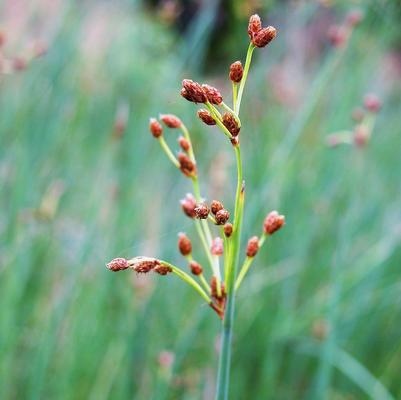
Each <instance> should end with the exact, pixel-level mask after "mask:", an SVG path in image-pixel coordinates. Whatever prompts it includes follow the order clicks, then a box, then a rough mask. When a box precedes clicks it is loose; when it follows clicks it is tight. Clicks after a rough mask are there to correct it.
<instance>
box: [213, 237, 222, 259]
mask: <svg viewBox="0 0 401 400" xmlns="http://www.w3.org/2000/svg"><path fill="white" fill-rule="evenodd" d="M210 251H211V253H212V254H213V255H214V256H221V255H223V251H224V247H223V239H222V238H221V237H216V238H214V239H213V240H212V245H211V246H210Z"/></svg>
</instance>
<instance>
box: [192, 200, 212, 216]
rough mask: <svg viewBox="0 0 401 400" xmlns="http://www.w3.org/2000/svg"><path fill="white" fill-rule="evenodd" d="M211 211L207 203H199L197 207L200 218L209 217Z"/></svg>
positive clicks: (197, 214) (196, 211)
mask: <svg viewBox="0 0 401 400" xmlns="http://www.w3.org/2000/svg"><path fill="white" fill-rule="evenodd" d="M209 212H210V211H209V207H208V206H207V204H205V203H202V204H198V205H197V206H196V208H195V213H196V216H197V217H198V218H199V219H207V217H208V216H209Z"/></svg>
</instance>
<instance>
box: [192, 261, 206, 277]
mask: <svg viewBox="0 0 401 400" xmlns="http://www.w3.org/2000/svg"><path fill="white" fill-rule="evenodd" d="M189 268H190V269H191V272H192V273H193V274H194V275H200V274H201V273H202V272H203V268H202V266H201V265H200V264H199V263H197V262H196V261H194V260H192V261H191V262H190V263H189Z"/></svg>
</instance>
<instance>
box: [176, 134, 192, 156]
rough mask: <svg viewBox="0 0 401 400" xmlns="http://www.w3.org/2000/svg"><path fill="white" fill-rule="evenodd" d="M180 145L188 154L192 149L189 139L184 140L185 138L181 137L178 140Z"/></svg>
mask: <svg viewBox="0 0 401 400" xmlns="http://www.w3.org/2000/svg"><path fill="white" fill-rule="evenodd" d="M178 144H179V145H180V147H181V148H182V149H183V150H184V151H186V152H188V151H189V149H190V148H191V144H190V143H189V141H188V140H187V139H185V138H184V136H180V137H179V138H178Z"/></svg>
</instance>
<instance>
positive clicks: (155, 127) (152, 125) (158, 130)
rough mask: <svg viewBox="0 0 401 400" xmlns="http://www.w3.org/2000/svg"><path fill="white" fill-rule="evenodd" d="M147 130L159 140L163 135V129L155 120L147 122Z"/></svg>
mask: <svg viewBox="0 0 401 400" xmlns="http://www.w3.org/2000/svg"><path fill="white" fill-rule="evenodd" d="M149 130H150V132H151V134H152V135H153V136H154V137H155V138H159V137H160V136H161V135H162V134H163V127H162V126H161V125H160V122H159V121H158V120H157V119H156V118H151V119H150V120H149Z"/></svg>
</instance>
